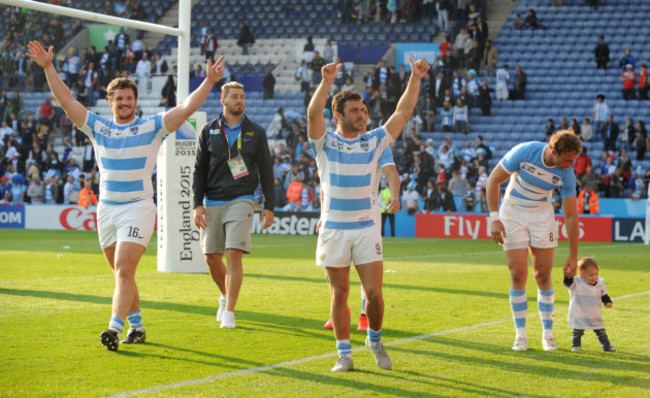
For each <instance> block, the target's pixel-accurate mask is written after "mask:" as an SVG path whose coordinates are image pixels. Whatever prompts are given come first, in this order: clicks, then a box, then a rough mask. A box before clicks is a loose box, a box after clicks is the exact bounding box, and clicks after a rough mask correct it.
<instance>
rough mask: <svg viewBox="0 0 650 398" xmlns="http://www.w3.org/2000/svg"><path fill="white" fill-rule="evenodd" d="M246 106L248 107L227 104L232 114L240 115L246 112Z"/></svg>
mask: <svg viewBox="0 0 650 398" xmlns="http://www.w3.org/2000/svg"><path fill="white" fill-rule="evenodd" d="M244 108H246V107H245V106H244V105H242V106H241V108H240V107H238V106H237V105H226V111H228V113H229V114H231V115H232V116H239V115H241V114H242V113H244Z"/></svg>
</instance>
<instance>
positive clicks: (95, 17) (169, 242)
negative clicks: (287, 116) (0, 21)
mask: <svg viewBox="0 0 650 398" xmlns="http://www.w3.org/2000/svg"><path fill="white" fill-rule="evenodd" d="M0 4H6V5H9V6H16V7H23V8H28V9H32V10H35V11H41V12H46V13H50V14H55V15H63V16H67V17H72V18H78V19H84V20H87V21H92V22H96V23H104V24H112V25H118V26H125V27H129V28H134V29H140V30H144V31H149V32H156V33H162V34H166V35H171V36H176V37H178V59H177V65H178V75H177V76H176V80H177V94H176V98H177V99H178V102H179V103H180V102H182V101H183V100H185V98H187V96H188V95H189V75H190V64H189V59H190V38H191V20H190V16H191V12H192V3H191V0H179V16H178V28H173V27H169V26H164V25H159V24H154V23H149V22H143V21H136V20H132V19H126V18H119V17H114V16H110V15H104V14H99V13H95V12H89V11H84V10H79V9H76V8H72V7H65V6H55V5H51V4H47V3H40V2H36V1H31V0H0ZM62 44H63V43H60V45H62ZM205 122H206V115H205V112H197V113H196V114H195V115H193V116H192V117H191V118H190V119H188V122H187V123H185V125H184V126H183V127H181V128H180V129H179V130H178V131H177V132H176V134H171V135H170V136H168V137H167V139H165V141H164V142H163V145H162V147H161V149H160V153H159V155H158V163H157V164H158V173H157V175H158V181H157V183H156V184H157V190H158V212H157V213H158V245H157V246H158V270H159V271H163V272H205V271H206V266H205V263H204V260H203V255H202V253H201V249H200V246H199V241H198V238H197V237H198V230H197V229H196V227H195V226H194V225H191V222H190V223H189V225H188V221H187V220H188V213H189V214H190V217H189V218H190V219H191V218H192V217H191V213H192V212H193V209H192V206H191V202H192V201H191V196H189V195H191V186H192V171H193V166H194V153H195V145H196V137H197V136H198V134H197V131H199V130H200V129H201V128H202V127H203V124H205ZM188 196H189V197H188ZM186 238H187V239H186Z"/></svg>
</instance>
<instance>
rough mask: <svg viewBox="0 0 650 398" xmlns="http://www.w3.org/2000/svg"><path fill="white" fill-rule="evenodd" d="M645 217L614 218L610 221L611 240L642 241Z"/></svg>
mask: <svg viewBox="0 0 650 398" xmlns="http://www.w3.org/2000/svg"><path fill="white" fill-rule="evenodd" d="M645 221H646V220H645V218H615V219H614V220H613V223H612V241H613V242H643V241H644V238H645V232H646V231H645V228H646V226H645Z"/></svg>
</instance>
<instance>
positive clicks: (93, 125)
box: [81, 111, 169, 204]
mask: <svg viewBox="0 0 650 398" xmlns="http://www.w3.org/2000/svg"><path fill="white" fill-rule="evenodd" d="M81 131H83V132H84V133H85V134H86V135H87V136H88V137H89V138H90V140H91V142H92V144H93V147H94V148H95V158H96V159H97V165H98V167H99V173H100V174H101V176H102V178H101V183H100V197H99V199H100V200H101V201H102V202H104V203H108V204H127V203H132V202H136V201H139V200H142V199H152V198H153V183H152V181H151V175H152V173H153V169H154V166H155V165H156V158H157V156H158V149H159V148H160V144H161V143H162V141H163V138H164V137H165V136H166V135H167V134H169V132H168V131H167V129H166V128H165V126H164V123H163V114H162V113H159V114H157V115H154V116H151V117H148V118H144V119H141V118H135V120H133V121H132V122H131V123H129V124H125V125H122V124H117V123H115V121H114V120H108V119H105V118H103V117H101V116H99V115H97V114H96V113H94V112H90V111H88V116H87V119H86V123H84V125H83V126H82V127H81Z"/></svg>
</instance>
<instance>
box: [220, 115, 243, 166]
mask: <svg viewBox="0 0 650 398" xmlns="http://www.w3.org/2000/svg"><path fill="white" fill-rule="evenodd" d="M243 121H244V119H242V122H243ZM240 125H241V124H240ZM221 132H222V133H223V136H224V138H225V139H226V145H227V146H228V159H229V160H230V159H231V156H230V141H228V133H227V132H226V122H225V121H223V120H222V121H221ZM240 154H241V128H240V130H239V135H238V136H237V156H239V155H240Z"/></svg>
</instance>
